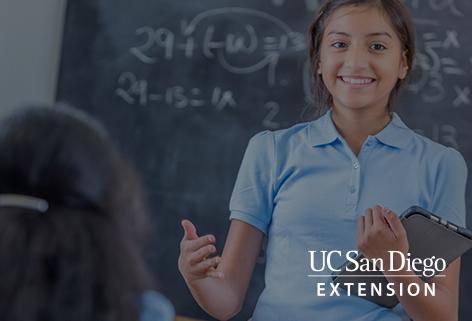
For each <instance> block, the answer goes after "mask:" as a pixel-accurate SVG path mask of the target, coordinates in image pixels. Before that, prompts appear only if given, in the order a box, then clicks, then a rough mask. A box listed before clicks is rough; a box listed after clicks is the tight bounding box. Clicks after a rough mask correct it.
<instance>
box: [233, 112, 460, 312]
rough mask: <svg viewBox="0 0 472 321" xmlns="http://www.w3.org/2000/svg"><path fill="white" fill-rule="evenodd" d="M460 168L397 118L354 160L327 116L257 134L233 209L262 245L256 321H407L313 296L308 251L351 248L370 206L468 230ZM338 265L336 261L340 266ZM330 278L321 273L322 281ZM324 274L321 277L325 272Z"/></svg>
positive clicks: (456, 159)
mask: <svg viewBox="0 0 472 321" xmlns="http://www.w3.org/2000/svg"><path fill="white" fill-rule="evenodd" d="M466 180H467V167H466V163H465V161H464V159H463V157H462V156H461V154H460V153H459V152H457V151H456V150H454V149H452V148H449V147H445V146H443V145H440V144H438V143H435V142H433V141H431V140H430V139H428V138H425V137H423V136H420V135H418V134H416V133H415V132H414V131H412V130H411V129H409V128H408V127H407V126H406V125H405V124H404V123H403V122H402V120H401V119H400V117H399V116H398V115H397V114H396V113H392V117H391V121H390V122H389V124H388V125H387V126H386V127H385V128H384V129H383V130H382V131H380V132H379V133H378V134H376V135H373V136H369V137H368V138H367V139H366V141H365V142H364V144H363V145H362V148H361V150H360V152H359V155H358V156H357V157H356V156H355V154H354V153H353V152H352V151H351V149H350V148H349V146H348V145H347V144H346V142H345V140H344V139H343V138H342V136H341V135H340V134H339V133H338V132H337V130H336V128H335V126H334V124H333V122H332V118H331V111H328V112H327V113H326V114H325V115H324V116H322V117H321V118H319V119H317V120H316V121H313V122H307V123H301V124H297V125H295V126H293V127H290V128H288V129H283V130H278V131H273V132H272V131H264V132H261V133H259V134H256V135H255V136H254V137H253V138H252V139H251V140H250V142H249V145H248V147H247V150H246V153H245V155H244V159H243V161H242V164H241V168H240V170H239V174H238V177H237V180H236V183H235V187H234V190H233V194H232V196H231V201H230V211H231V216H230V218H231V219H238V220H241V221H244V222H247V223H249V224H251V225H253V226H254V227H256V228H258V229H259V230H261V231H262V232H263V233H265V234H266V235H267V237H268V243H267V249H266V255H267V260H266V271H265V289H264V290H263V292H262V294H261V296H260V297H259V300H258V302H257V305H256V308H255V310H254V313H253V317H252V320H253V321H277V320H280V321H292V320H293V321H305V320H307V321H308V320H310V321H317V320H320V321H337V320H339V321H346V320H349V321H361V320H362V321H372V320H382V321H399V320H409V318H408V317H407V316H406V314H405V312H404V310H403V308H402V307H401V305H397V306H396V308H395V309H392V310H391V309H388V308H383V307H381V306H379V305H376V304H374V303H371V302H370V301H368V300H365V299H363V298H359V297H356V296H355V295H352V296H347V295H346V292H342V293H341V294H342V295H341V296H339V297H337V296H329V295H328V294H329V293H330V291H329V290H328V289H330V288H329V287H327V291H326V294H327V295H326V296H324V297H322V296H317V295H316V290H315V282H326V283H327V285H329V284H328V282H330V281H331V279H330V278H326V279H320V278H317V279H314V278H309V277H308V275H310V274H313V271H311V269H310V264H309V263H310V257H309V254H308V252H307V251H308V250H318V251H321V250H327V251H331V250H339V251H342V252H343V253H344V252H346V251H349V250H356V249H357V247H356V233H357V223H356V219H357V217H358V216H360V215H362V214H363V213H364V211H365V209H366V208H369V207H373V206H375V205H376V204H379V205H381V206H384V207H387V208H389V209H391V210H392V211H394V212H395V213H397V214H398V215H400V214H401V213H402V212H403V211H404V210H405V209H407V208H408V207H410V206H412V205H418V206H421V207H423V208H425V209H427V210H429V211H431V212H433V213H436V214H437V215H438V216H441V217H443V218H445V219H446V220H449V221H452V222H453V223H456V224H458V225H460V226H465V206H466V205H465V187H466ZM344 262H345V258H340V257H338V256H334V257H333V265H334V266H336V267H337V266H340V265H341V264H342V263H344ZM330 272H331V271H329V270H327V271H326V274H329V273H330ZM323 274H324V273H323Z"/></svg>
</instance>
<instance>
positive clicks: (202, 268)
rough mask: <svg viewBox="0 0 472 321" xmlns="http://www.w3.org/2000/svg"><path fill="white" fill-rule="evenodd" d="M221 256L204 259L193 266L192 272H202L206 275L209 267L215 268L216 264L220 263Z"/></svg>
mask: <svg viewBox="0 0 472 321" xmlns="http://www.w3.org/2000/svg"><path fill="white" fill-rule="evenodd" d="M220 262H221V258H220V257H219V256H215V257H212V258H210V259H206V260H204V261H202V262H200V263H198V264H196V265H195V266H194V268H193V271H192V272H193V273H195V274H203V275H206V272H207V270H208V269H209V268H212V267H213V268H215V267H216V266H217V265H218V264H220Z"/></svg>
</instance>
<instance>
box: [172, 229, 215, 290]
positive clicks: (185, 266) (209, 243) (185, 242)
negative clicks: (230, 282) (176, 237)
mask: <svg viewBox="0 0 472 321" xmlns="http://www.w3.org/2000/svg"><path fill="white" fill-rule="evenodd" d="M181 224H182V228H183V229H184V237H183V238H182V241H181V242H180V255H179V261H178V266H179V271H180V273H181V274H182V276H183V277H184V279H185V281H186V282H187V283H192V282H194V281H196V280H199V279H203V278H206V277H213V278H222V277H223V273H222V272H218V271H216V267H217V266H218V264H219V263H220V261H221V258H220V257H219V256H214V257H211V258H209V257H208V256H209V255H211V254H213V253H215V252H216V248H215V246H214V245H213V244H214V243H215V241H216V239H215V237H214V236H213V235H205V236H202V237H198V235H197V229H196V228H195V225H193V224H192V222H190V221H189V220H182V222H181Z"/></svg>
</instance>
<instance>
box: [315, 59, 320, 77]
mask: <svg viewBox="0 0 472 321" xmlns="http://www.w3.org/2000/svg"><path fill="white" fill-rule="evenodd" d="M316 73H317V74H318V75H321V61H320V62H318V69H316Z"/></svg>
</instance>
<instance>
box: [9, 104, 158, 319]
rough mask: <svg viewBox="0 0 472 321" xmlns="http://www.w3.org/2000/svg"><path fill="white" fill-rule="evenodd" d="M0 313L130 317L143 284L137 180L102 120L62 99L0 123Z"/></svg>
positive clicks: (136, 312) (133, 316)
mask: <svg viewBox="0 0 472 321" xmlns="http://www.w3.org/2000/svg"><path fill="white" fill-rule="evenodd" d="M0 177H1V179H0V194H21V195H28V196H32V197H38V198H42V199H44V200H46V201H47V202H48V203H49V209H48V210H47V211H46V212H44V213H40V212H37V211H35V210H32V209H27V208H21V207H15V206H9V207H5V206H4V207H0V257H1V260H0V315H1V319H2V321H64V320H67V321H85V320H87V321H93V320H97V321H98V320H100V321H107V320H110V321H111V320H113V321H115V320H127V321H129V320H138V316H139V309H140V297H141V295H142V294H143V292H144V291H145V290H146V288H147V287H149V286H150V285H151V284H152V280H151V277H150V274H149V273H148V272H147V270H146V268H145V264H144V261H143V258H142V253H141V250H142V248H141V246H140V245H141V244H142V241H143V239H142V238H141V237H142V235H141V231H142V226H144V225H145V220H146V215H145V213H146V211H145V208H144V205H143V204H144V203H143V196H142V195H143V194H142V190H141V188H140V182H139V180H138V178H137V175H136V174H135V172H134V171H133V170H132V169H131V167H130V166H129V165H128V164H127V163H126V162H125V160H124V159H123V158H122V157H121V156H120V154H119V153H118V151H117V150H116V148H115V147H114V146H113V144H112V143H111V142H110V140H109V139H108V138H107V136H106V133H105V131H104V130H103V128H102V127H101V126H100V125H99V124H98V123H97V122H95V121H94V120H93V119H91V118H90V117H88V116H86V115H85V114H84V113H82V112H80V111H78V110H76V109H73V108H71V107H64V106H55V107H54V108H45V107H37V106H36V107H27V108H24V109H21V110H20V111H17V112H15V113H13V114H12V115H10V116H9V117H7V118H5V119H3V121H1V122H0Z"/></svg>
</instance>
